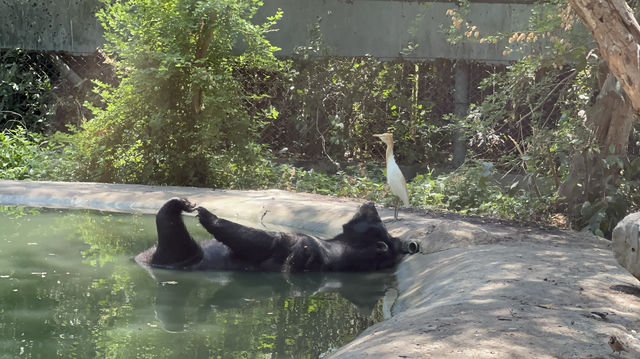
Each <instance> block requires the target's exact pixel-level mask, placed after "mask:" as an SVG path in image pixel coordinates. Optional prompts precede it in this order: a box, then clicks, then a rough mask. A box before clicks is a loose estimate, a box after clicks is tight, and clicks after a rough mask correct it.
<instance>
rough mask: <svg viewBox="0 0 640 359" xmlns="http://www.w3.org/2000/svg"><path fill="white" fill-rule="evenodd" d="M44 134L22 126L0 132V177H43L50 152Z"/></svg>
mask: <svg viewBox="0 0 640 359" xmlns="http://www.w3.org/2000/svg"><path fill="white" fill-rule="evenodd" d="M47 148H48V147H47V142H46V141H45V140H44V136H43V135H40V134H38V133H34V132H28V131H27V130H26V129H24V128H23V127H19V126H18V127H15V128H14V129H11V130H4V131H2V132H0V179H13V180H25V179H32V180H37V179H43V178H44V177H45V172H46V168H47V164H48V163H47V161H48V160H49V157H50V156H49V155H50V153H49V152H48V150H47Z"/></svg>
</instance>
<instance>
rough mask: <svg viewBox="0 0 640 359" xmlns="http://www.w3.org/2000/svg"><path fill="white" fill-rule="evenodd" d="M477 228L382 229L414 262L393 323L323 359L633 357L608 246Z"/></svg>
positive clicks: (639, 290)
mask: <svg viewBox="0 0 640 359" xmlns="http://www.w3.org/2000/svg"><path fill="white" fill-rule="evenodd" d="M470 222H476V223H470ZM477 222H478V221H477V219H471V221H466V220H464V218H460V219H442V218H430V217H429V216H421V215H418V214H414V215H411V216H406V217H405V220H404V221H401V223H400V224H389V225H388V226H389V227H390V228H391V231H392V233H394V234H401V235H402V236H405V237H408V238H411V237H414V236H416V237H415V238H416V239H420V240H421V242H422V243H423V245H424V246H423V253H421V254H420V255H414V256H410V257H408V258H407V259H406V260H405V261H404V263H402V264H401V265H400V266H399V268H398V273H397V276H398V280H399V288H398V290H399V293H400V296H399V298H398V299H397V301H396V303H395V305H394V307H393V310H392V311H393V314H394V316H393V317H392V318H390V319H389V320H386V321H383V322H381V323H378V324H376V325H374V326H372V327H370V328H369V329H367V330H366V331H365V332H364V333H362V334H361V335H360V336H359V337H358V338H356V339H355V340H354V341H352V342H351V343H349V344H347V345H346V346H344V347H342V348H340V349H339V350H338V351H336V352H334V353H333V354H332V355H331V356H330V358H332V359H336V358H340V359H346V358H609V357H622V358H640V335H639V334H638V332H637V330H640V329H639V325H640V315H639V313H640V286H639V285H638V281H637V280H636V279H635V278H634V277H633V276H631V275H630V274H629V273H628V272H626V271H625V270H624V269H623V268H621V267H620V266H619V265H618V264H617V262H616V261H615V259H614V257H613V254H612V252H611V246H610V242H609V241H608V240H604V239H599V238H597V237H595V236H593V235H590V234H587V233H577V232H572V231H561V230H553V229H539V228H532V227H527V226H524V227H523V226H518V225H505V224H497V223H491V221H488V222H487V223H477ZM425 229H426V230H425ZM612 335H614V336H616V337H617V338H618V339H619V340H621V341H622V342H623V343H624V345H625V347H626V349H627V350H628V352H623V353H622V354H621V355H619V353H616V354H612V349H611V348H610V347H609V345H608V340H609V338H610V336H612Z"/></svg>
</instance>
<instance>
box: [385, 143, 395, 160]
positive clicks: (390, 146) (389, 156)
mask: <svg viewBox="0 0 640 359" xmlns="http://www.w3.org/2000/svg"><path fill="white" fill-rule="evenodd" d="M386 144H387V155H386V157H385V158H386V160H387V163H389V160H391V159H392V158H393V141H389V142H386Z"/></svg>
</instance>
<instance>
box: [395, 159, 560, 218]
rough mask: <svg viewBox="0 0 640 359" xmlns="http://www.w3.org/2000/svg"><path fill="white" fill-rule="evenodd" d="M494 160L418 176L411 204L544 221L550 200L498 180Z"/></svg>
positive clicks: (411, 185) (412, 182) (411, 188)
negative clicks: (507, 185) (437, 173)
mask: <svg viewBox="0 0 640 359" xmlns="http://www.w3.org/2000/svg"><path fill="white" fill-rule="evenodd" d="M496 177H497V174H496V173H495V168H494V166H493V163H491V162H477V163H475V162H472V163H468V164H467V165H465V166H463V167H461V168H459V169H457V170H456V171H453V172H451V173H447V174H441V175H438V176H434V175H433V174H432V173H428V174H426V175H418V176H417V177H416V178H414V179H413V181H411V182H410V183H409V184H408V185H409V188H410V193H411V204H412V205H415V206H417V207H423V208H438V209H446V210H451V211H456V212H460V213H467V214H476V215H490V216H494V217H501V218H512V219H523V218H526V219H527V220H533V219H537V220H543V219H544V218H543V217H544V215H545V209H546V207H547V206H548V204H549V203H548V199H542V198H537V197H535V196H532V195H531V193H530V192H528V191H525V190H523V189H521V188H518V187H517V186H512V187H511V188H507V187H505V186H504V184H502V183H500V182H498V181H497V180H496Z"/></svg>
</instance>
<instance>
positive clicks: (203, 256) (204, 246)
mask: <svg viewBox="0 0 640 359" xmlns="http://www.w3.org/2000/svg"><path fill="white" fill-rule="evenodd" d="M194 210H195V211H198V219H199V220H200V223H201V224H202V226H203V227H204V228H205V229H206V230H207V231H208V232H209V233H211V234H212V235H213V236H214V238H215V239H214V240H205V241H202V242H199V243H197V242H195V241H194V240H193V239H192V238H191V236H190V235H189V232H187V228H186V227H185V225H184V222H183V221H182V215H181V214H182V212H183V211H185V212H193V211H194ZM156 227H157V230H158V244H157V245H156V246H155V247H152V248H150V249H148V250H146V251H144V252H142V253H140V254H138V255H137V256H136V261H137V262H138V263H140V264H142V265H149V266H152V267H161V268H169V269H183V270H239V271H282V272H301V271H370V270H377V269H383V268H390V267H393V266H394V265H396V264H397V263H398V262H399V261H400V260H401V259H402V256H403V255H404V254H407V253H415V252H417V251H418V244H417V243H415V242H403V241H401V240H400V239H399V238H395V237H392V236H391V235H389V233H388V232H387V229H386V228H385V227H384V224H383V223H382V221H381V220H380V216H379V215H378V212H377V211H376V208H375V206H374V205H373V203H365V204H363V205H362V206H361V207H360V208H359V209H358V212H357V213H356V214H355V215H354V216H353V218H351V220H350V221H349V222H347V223H345V224H344V225H343V226H342V228H343V232H342V233H341V234H338V235H337V236H335V237H334V238H331V239H326V240H325V239H320V238H317V237H314V236H310V235H307V234H302V233H283V232H272V231H264V230H260V229H255V228H250V227H246V226H243V225H240V224H237V223H234V222H231V221H227V220H225V219H222V218H218V217H217V216H216V215H214V214H213V213H211V212H209V211H208V210H207V209H205V208H203V207H197V208H195V206H194V205H192V204H191V203H190V202H189V201H188V200H186V199H178V198H173V199H171V200H169V201H168V202H167V203H165V204H164V205H163V206H162V208H160V210H159V211H158V213H157V215H156Z"/></svg>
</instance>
